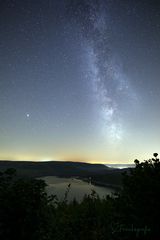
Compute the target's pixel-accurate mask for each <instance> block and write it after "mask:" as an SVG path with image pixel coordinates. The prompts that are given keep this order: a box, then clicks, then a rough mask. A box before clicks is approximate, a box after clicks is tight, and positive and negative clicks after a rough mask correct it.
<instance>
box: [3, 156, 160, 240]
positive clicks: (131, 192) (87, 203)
mask: <svg viewBox="0 0 160 240" xmlns="http://www.w3.org/2000/svg"><path fill="white" fill-rule="evenodd" d="M135 165H136V167H135V168H134V169H130V172H126V173H125V174H123V183H122V189H121V191H120V192H119V193H117V194H116V195H114V196H112V197H111V196H106V198H104V199H100V198H99V196H98V195H97V194H96V193H95V192H94V191H92V193H91V194H90V195H89V196H85V197H84V199H83V201H82V202H81V203H78V202H77V201H76V200H74V201H73V202H67V194H68V192H69V188H70V186H68V189H66V194H65V196H64V200H63V201H58V199H57V197H56V196H47V194H46V192H45V186H46V184H45V182H44V181H42V180H35V179H27V178H18V177H17V176H16V172H15V170H14V169H8V170H6V171H5V172H1V173H0V240H11V239H16V240H19V239H21V240H29V239H30V240H64V239H65V240H107V239H108V240H112V239H115V240H118V239H128V240H129V239H152V240H157V239H160V161H159V159H158V157H157V154H154V158H152V159H150V160H146V161H144V162H142V163H140V162H139V161H138V160H135Z"/></svg>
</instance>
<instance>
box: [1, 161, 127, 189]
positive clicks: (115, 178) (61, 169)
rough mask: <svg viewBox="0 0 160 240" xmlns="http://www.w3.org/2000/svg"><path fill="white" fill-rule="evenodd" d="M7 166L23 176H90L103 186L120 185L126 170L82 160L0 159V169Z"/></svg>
mask: <svg viewBox="0 0 160 240" xmlns="http://www.w3.org/2000/svg"><path fill="white" fill-rule="evenodd" d="M7 168H15V169H16V170H17V174H18V175H19V176H23V177H30V178H38V177H44V176H57V177H79V178H80V179H83V180H86V181H87V180H88V179H89V178H91V179H92V183H94V184H97V185H103V186H111V185H112V186H119V185H121V179H122V172H124V171H126V169H125V170H124V169H115V168H110V167H107V166H105V165H104V164H89V163H83V162H60V161H50V162H29V161H0V171H4V170H6V169H7Z"/></svg>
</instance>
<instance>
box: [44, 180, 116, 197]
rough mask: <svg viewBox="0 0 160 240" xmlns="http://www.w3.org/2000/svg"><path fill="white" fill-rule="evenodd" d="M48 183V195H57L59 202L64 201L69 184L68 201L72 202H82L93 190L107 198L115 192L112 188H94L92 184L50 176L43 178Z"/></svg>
mask: <svg viewBox="0 0 160 240" xmlns="http://www.w3.org/2000/svg"><path fill="white" fill-rule="evenodd" d="M41 179H43V180H44V181H45V182H46V183H47V185H48V186H47V188H46V190H47V193H48V194H56V195H57V197H58V199H59V200H63V199H64V195H65V192H66V189H67V186H68V184H71V187H70V191H69V194H68V200H69V201H71V200H73V198H76V200H77V201H81V200H82V198H83V196H84V195H85V194H91V191H92V189H93V190H95V191H96V193H97V194H98V195H99V196H100V197H101V198H103V197H105V196H106V195H107V194H108V195H111V194H112V193H113V192H114V190H113V189H111V188H105V187H99V186H94V185H92V184H90V183H87V182H84V181H82V180H80V179H76V178H58V177H54V176H48V177H43V178H41Z"/></svg>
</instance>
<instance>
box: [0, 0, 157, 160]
mask: <svg viewBox="0 0 160 240" xmlns="http://www.w3.org/2000/svg"><path fill="white" fill-rule="evenodd" d="M159 43H160V3H159V1H151V0H150V1H147V0H134V1H133V0H124V1H121V0H34V1H33V0H23V1H22V0H0V159H1V160H3V159H6V160H7V159H9V160H34V161H38V160H39V161H42V160H71V161H85V162H91V163H94V162H99V163H133V161H134V159H135V158H138V159H140V160H141V159H142V160H143V159H144V158H149V157H150V156H151V155H152V153H153V152H158V151H159V147H160V127H159V124H160V121H159V119H160V79H159V76H160V44H159Z"/></svg>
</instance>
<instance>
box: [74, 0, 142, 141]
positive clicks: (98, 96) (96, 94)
mask: <svg viewBox="0 0 160 240" xmlns="http://www.w3.org/2000/svg"><path fill="white" fill-rule="evenodd" d="M106 5H107V4H106V1H105V2H104V1H99V2H98V4H97V2H95V1H87V4H86V3H85V2H83V1H82V2H81V3H80V2H79V4H77V5H76V6H74V8H73V5H71V6H72V8H71V11H72V18H74V19H76V20H77V22H76V23H77V26H78V28H79V29H80V31H81V34H82V36H83V38H84V39H83V40H82V41H84V52H85V53H86V55H85V59H84V61H86V66H87V67H86V69H85V70H86V72H87V77H86V81H88V82H90V89H89V91H90V92H91V93H92V95H93V98H94V100H95V105H96V109H97V112H96V117H97V124H98V125H99V127H100V129H101V133H102V134H103V136H104V137H105V139H107V141H108V143H109V142H111V143H115V141H116V142H117V141H120V140H122V138H123V134H124V132H125V126H124V123H123V119H124V118H125V116H124V114H125V112H123V106H124V104H126V105H128V104H129V105H130V107H131V105H134V104H137V102H136V101H137V100H138V96H137V93H136V92H135V90H134V89H133V87H132V85H131V83H130V79H129V78H128V77H127V75H126V74H125V72H124V71H123V69H122V65H123V63H121V62H120V61H118V60H116V56H115V55H114V53H113V52H112V50H111V47H110V44H111V43H110V39H109V37H110V34H111V33H110V29H109V25H110V23H111V16H108V15H107V14H108V12H107V9H106ZM117 57H118V56H117ZM122 103H123V104H122Z"/></svg>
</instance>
